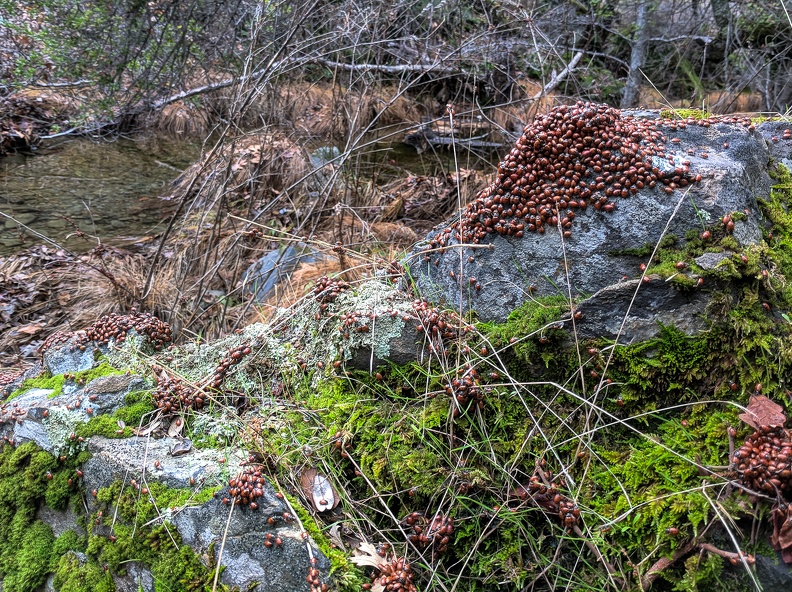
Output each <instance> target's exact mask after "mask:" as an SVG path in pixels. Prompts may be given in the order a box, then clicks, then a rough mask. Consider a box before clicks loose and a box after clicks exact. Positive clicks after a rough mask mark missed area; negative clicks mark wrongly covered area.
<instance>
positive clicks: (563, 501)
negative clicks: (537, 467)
mask: <svg viewBox="0 0 792 592" xmlns="http://www.w3.org/2000/svg"><path fill="white" fill-rule="evenodd" d="M512 496H514V497H517V498H519V499H521V500H527V499H528V498H531V500H533V502H534V503H535V504H536V505H537V506H539V507H540V508H542V509H543V510H545V511H546V512H548V513H551V514H556V515H557V516H558V517H559V518H560V519H561V523H562V524H563V525H564V526H565V527H566V528H568V529H571V528H572V527H573V526H576V525H577V524H578V523H579V522H580V508H578V507H577V504H575V502H574V501H572V500H571V499H569V498H568V497H566V496H565V495H562V494H561V493H560V492H559V490H558V485H557V484H556V483H554V482H553V483H550V486H549V487H548V486H547V485H545V484H544V483H542V481H541V480H540V478H539V476H538V475H534V476H533V477H531V479H530V481H529V482H528V485H527V486H524V485H520V486H519V487H517V488H516V489H515V490H513V491H512Z"/></svg>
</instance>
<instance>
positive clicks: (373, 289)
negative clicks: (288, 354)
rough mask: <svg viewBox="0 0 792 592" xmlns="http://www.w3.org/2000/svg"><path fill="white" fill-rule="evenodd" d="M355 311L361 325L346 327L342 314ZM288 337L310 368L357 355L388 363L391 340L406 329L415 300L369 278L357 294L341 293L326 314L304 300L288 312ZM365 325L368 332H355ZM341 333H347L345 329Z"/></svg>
mask: <svg viewBox="0 0 792 592" xmlns="http://www.w3.org/2000/svg"><path fill="white" fill-rule="evenodd" d="M352 313H357V314H358V316H359V321H358V322H357V323H356V324H354V325H352V326H350V327H348V328H343V327H342V321H341V316H342V315H349V314H352ZM286 314H287V315H288V321H287V322H288V326H289V329H288V337H289V339H290V340H291V342H292V343H293V344H294V345H295V349H299V356H300V359H301V360H303V361H304V362H305V363H306V364H307V366H308V367H310V368H315V367H316V366H317V365H318V364H319V363H321V364H324V365H327V364H329V363H330V362H333V361H335V360H342V361H343V360H349V359H350V358H352V357H353V356H354V354H355V352H356V351H359V350H366V351H372V352H373V354H374V356H375V357H377V358H379V359H381V360H384V359H388V357H389V356H390V345H391V341H392V340H393V339H395V338H398V337H400V336H401V335H402V334H403V332H404V330H405V327H406V323H405V321H404V317H405V316H414V312H413V309H412V300H410V299H409V298H408V297H407V296H406V295H405V294H404V293H403V292H400V291H398V290H397V289H396V288H394V287H393V286H391V285H389V284H387V283H385V282H383V281H380V280H370V281H367V282H365V283H363V284H361V285H360V286H359V287H357V288H356V289H355V290H347V291H343V292H341V293H340V294H339V295H338V297H337V298H336V300H335V301H334V302H331V303H328V306H327V308H326V310H322V309H321V305H320V303H318V302H316V301H315V300H314V299H310V300H306V301H305V302H303V303H302V304H301V306H300V307H299V308H298V309H297V310H296V311H288V313H286ZM363 326H366V327H367V329H366V330H365V331H358V330H356V329H357V328H358V327H361V328H362V327H363ZM341 329H343V330H341Z"/></svg>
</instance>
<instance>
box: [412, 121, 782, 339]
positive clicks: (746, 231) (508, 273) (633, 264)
mask: <svg viewBox="0 0 792 592" xmlns="http://www.w3.org/2000/svg"><path fill="white" fill-rule="evenodd" d="M666 135H667V137H668V141H667V142H666V144H665V145H666V151H667V153H668V154H669V155H673V156H674V157H675V158H676V162H677V163H678V162H681V161H683V160H686V161H690V165H689V166H690V173H691V174H693V175H695V174H701V175H702V181H701V182H700V183H695V184H693V185H692V186H689V187H688V188H685V189H690V191H689V192H685V191H683V190H681V189H677V190H675V191H674V192H673V193H672V194H670V195H668V194H666V193H665V192H663V191H662V190H661V189H660V186H659V185H658V187H657V188H655V189H649V188H648V187H647V188H645V189H643V190H641V191H639V192H638V194H637V195H634V196H632V197H630V198H620V199H616V200H614V203H615V206H616V207H615V210H614V211H613V212H611V213H606V212H603V211H596V210H595V209H594V208H591V207H590V208H587V209H586V210H585V211H580V210H578V213H577V216H576V218H575V220H574V221H573V224H572V228H571V229H570V230H571V231H572V236H571V237H570V238H567V239H564V240H563V241H562V237H561V234H560V233H559V231H558V230H557V229H556V228H555V227H552V228H551V227H548V228H547V230H546V232H545V234H537V233H534V232H526V233H525V236H523V237H522V238H519V239H518V238H516V237H507V236H501V235H497V234H490V235H487V236H486V237H485V239H484V240H483V241H482V243H481V244H480V245H477V246H476V248H471V247H468V246H465V247H456V243H455V242H454V240H453V239H451V241H450V243H449V248H448V249H446V250H445V252H444V253H439V254H438V253H432V254H431V257H430V261H425V260H424V255H423V253H422V250H423V249H424V248H425V247H426V245H427V244H428V240H430V239H431V238H432V237H433V236H434V235H435V234H436V233H438V232H439V231H440V230H442V228H445V227H446V226H447V224H448V223H444V224H443V225H441V226H438V227H437V228H436V229H435V230H434V231H433V232H432V234H430V235H429V237H428V238H427V241H426V242H425V243H423V244H419V245H418V246H417V247H416V248H415V249H414V251H413V252H412V254H411V255H410V257H409V259H408V263H409V266H410V275H411V278H412V279H413V281H414V282H415V286H416V289H417V291H418V292H419V293H420V294H421V295H422V296H423V297H425V298H428V299H430V300H432V301H435V302H438V301H439V302H443V303H444V304H445V305H447V306H449V307H451V308H453V309H455V310H456V309H458V308H459V307H460V305H461V306H462V308H463V309H471V310H474V311H475V312H476V313H477V314H478V317H479V318H480V319H481V320H488V321H489V320H492V321H503V320H505V319H506V317H507V316H508V314H509V313H510V312H511V311H512V310H514V309H515V308H517V307H519V306H520V305H521V304H522V303H524V302H525V301H526V300H527V299H528V297H529V290H530V293H532V295H533V296H534V297H535V296H545V295H552V294H561V295H564V296H566V295H567V294H568V293H569V292H571V294H572V296H573V297H574V298H578V299H579V298H581V297H583V298H585V297H586V296H590V295H593V294H595V293H597V292H598V291H600V290H602V289H604V288H607V287H608V286H613V285H617V284H619V282H622V281H623V280H624V279H632V278H636V277H639V271H638V265H639V264H640V263H641V262H645V261H646V260H647V259H648V257H644V258H642V259H640V258H638V257H636V256H634V255H628V254H624V253H625V252H627V251H628V250H634V249H640V248H643V247H645V246H646V245H650V246H654V245H655V244H656V243H657V241H658V240H659V239H660V237H661V235H662V234H663V231H664V229H666V227H667V232H666V233H667V234H671V235H674V236H675V237H677V238H678V239H680V240H684V237H685V234H686V233H687V232H688V231H689V230H699V231H700V229H701V228H702V222H701V217H704V218H705V219H706V220H709V221H710V222H711V223H715V222H717V221H718V220H719V219H720V218H722V216H723V215H725V214H727V213H731V212H745V213H746V214H747V220H745V221H740V222H737V223H736V225H735V230H734V237H735V238H736V239H737V241H738V242H739V243H740V244H743V245H747V244H751V243H755V242H757V241H759V240H760V239H761V236H762V229H761V226H760V224H761V217H760V215H759V209H758V205H757V202H756V198H757V197H767V195H768V194H769V190H770V185H771V179H770V177H769V175H768V162H769V159H770V149H769V147H768V143H767V142H766V141H765V139H764V137H763V136H762V134H760V133H759V132H758V131H753V132H752V131H749V130H748V129H747V128H745V127H742V126H738V125H734V124H726V123H718V124H715V125H711V126H710V127H699V126H689V127H688V128H687V129H685V130H679V131H669V132H667V133H666ZM674 138H678V139H679V142H678V143H672V141H671V140H672V139H674ZM724 145H728V148H724ZM689 150H690V151H692V152H693V154H690V153H689ZM702 154H706V155H707V157H706V158H705V157H704V156H702ZM655 164H656V165H657V166H658V167H659V166H660V165H663V166H668V162H667V161H661V160H660V159H657V158H656V157H655ZM677 207H678V209H677V210H676V212H675V209H676V208H677ZM469 258H472V259H469ZM469 278H475V282H474V283H478V284H480V285H481V289H480V290H476V289H474V286H473V285H472V284H471V283H470V281H469ZM606 294H607V297H608V301H609V302H611V303H612V304H613V306H614V307H616V308H619V309H623V308H624V307H623V306H622V305H617V304H616V303H615V301H614V300H613V298H615V296H616V295H617V294H624V296H625V297H627V296H629V297H632V292H631V291H630V290H626V291H625V290H624V289H623V288H622V289H616V290H615V291H614V292H608V293H606ZM639 294H640V290H639ZM601 297H602V298H604V297H605V294H603V295H602V296H601ZM644 300H645V301H646V303H647V304H650V303H652V302H656V303H657V304H659V303H660V302H659V301H656V300H655V298H654V297H649V298H645V299H644ZM666 304H668V302H666ZM638 309H639V307H637V306H634V307H633V311H632V314H634V315H636V318H645V319H646V320H647V321H648V324H647V323H642V324H643V325H646V326H647V327H649V329H648V330H644V329H640V330H638V328H637V326H636V331H637V332H636V333H635V335H639V334H641V335H648V334H650V333H651V332H652V331H651V327H652V326H655V325H656V322H655V321H656V319H655V317H654V316H653V315H651V314H649V313H648V311H645V312H641V311H640V310H638ZM700 309H701V307H700V306H699V305H697V306H696V308H695V310H696V311H699V310H700ZM698 326H699V325H698V324H697V323H695V322H694V323H691V324H690V327H691V329H693V328H695V327H698Z"/></svg>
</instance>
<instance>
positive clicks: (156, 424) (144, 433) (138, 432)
mask: <svg viewBox="0 0 792 592" xmlns="http://www.w3.org/2000/svg"><path fill="white" fill-rule="evenodd" d="M161 423H162V422H161V421H155V422H154V423H152V424H149V426H148V427H147V428H143V429H142V430H139V429H137V428H132V433H133V434H135V435H136V436H148V435H149V434H150V433H151V432H153V431H154V430H156V429H157V428H158V427H160V424H161Z"/></svg>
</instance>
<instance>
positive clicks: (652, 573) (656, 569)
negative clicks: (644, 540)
mask: <svg viewBox="0 0 792 592" xmlns="http://www.w3.org/2000/svg"><path fill="white" fill-rule="evenodd" d="M695 548H696V541H695V540H692V541H688V542H687V543H685V544H684V545H683V546H682V547H680V548H679V549H677V550H676V551H675V552H674V554H673V555H672V556H671V557H661V558H660V559H658V560H657V561H655V563H654V565H652V567H650V568H649V571H647V572H646V575H645V576H644V577H642V578H641V590H648V589H649V588H651V587H652V584H653V583H654V581H655V580H656V579H657V578H659V577H660V575H661V574H662V573H663V571H665V570H666V569H668V568H669V567H670V566H672V565H673V564H674V563H676V562H677V561H679V560H680V559H682V557H684V556H685V555H687V554H688V553H690V552H691V551H692V550H693V549H695ZM702 548H703V545H702Z"/></svg>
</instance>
